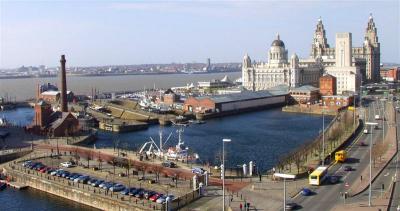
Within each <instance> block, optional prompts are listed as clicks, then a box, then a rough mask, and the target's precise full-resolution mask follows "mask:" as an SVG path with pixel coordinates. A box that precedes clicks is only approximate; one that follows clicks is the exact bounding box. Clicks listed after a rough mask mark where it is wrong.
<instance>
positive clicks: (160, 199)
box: [156, 196, 167, 204]
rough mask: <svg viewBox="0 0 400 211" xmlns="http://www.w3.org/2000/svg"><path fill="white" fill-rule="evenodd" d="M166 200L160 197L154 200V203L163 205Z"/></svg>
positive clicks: (165, 197) (164, 197)
mask: <svg viewBox="0 0 400 211" xmlns="http://www.w3.org/2000/svg"><path fill="white" fill-rule="evenodd" d="M166 199H167V196H160V197H159V198H158V199H157V200H156V203H158V204H163V203H165V201H166Z"/></svg>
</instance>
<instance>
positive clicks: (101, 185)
mask: <svg viewBox="0 0 400 211" xmlns="http://www.w3.org/2000/svg"><path fill="white" fill-rule="evenodd" d="M109 183H110V182H106V181H103V182H102V183H100V184H99V188H103V187H104V186H105V185H107V184H109Z"/></svg>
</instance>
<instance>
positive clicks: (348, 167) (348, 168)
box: [343, 166, 353, 171]
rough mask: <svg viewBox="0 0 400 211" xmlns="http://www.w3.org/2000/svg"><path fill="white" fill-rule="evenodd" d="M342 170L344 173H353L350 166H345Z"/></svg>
mask: <svg viewBox="0 0 400 211" xmlns="http://www.w3.org/2000/svg"><path fill="white" fill-rule="evenodd" d="M343 170H344V171H353V167H351V166H345V167H344V168H343Z"/></svg>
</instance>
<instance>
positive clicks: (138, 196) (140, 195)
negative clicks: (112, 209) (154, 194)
mask: <svg viewBox="0 0 400 211" xmlns="http://www.w3.org/2000/svg"><path fill="white" fill-rule="evenodd" d="M144 192H145V190H141V191H138V192H137V193H136V194H135V197H136V198H139V199H141V198H143V196H144Z"/></svg>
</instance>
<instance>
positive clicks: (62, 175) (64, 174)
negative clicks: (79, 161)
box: [61, 171, 71, 178]
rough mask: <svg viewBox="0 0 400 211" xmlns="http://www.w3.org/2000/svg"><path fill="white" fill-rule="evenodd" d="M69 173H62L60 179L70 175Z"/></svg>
mask: <svg viewBox="0 0 400 211" xmlns="http://www.w3.org/2000/svg"><path fill="white" fill-rule="evenodd" d="M70 174H71V173H70V172H69V171H64V172H63V173H62V174H61V177H64V178H65V177H67V176H68V175H70Z"/></svg>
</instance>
